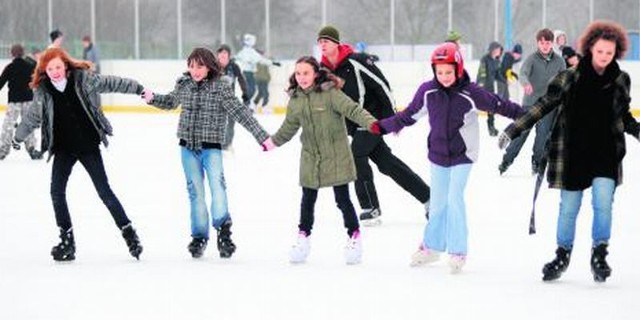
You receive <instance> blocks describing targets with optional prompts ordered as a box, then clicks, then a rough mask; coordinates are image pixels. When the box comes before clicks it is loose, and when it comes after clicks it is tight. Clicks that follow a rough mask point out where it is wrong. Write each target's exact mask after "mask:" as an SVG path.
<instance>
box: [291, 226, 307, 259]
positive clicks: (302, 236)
mask: <svg viewBox="0 0 640 320" xmlns="http://www.w3.org/2000/svg"><path fill="white" fill-rule="evenodd" d="M309 251H311V240H310V239H309V236H308V235H307V233H306V232H304V231H300V232H298V238H296V243H294V244H293V246H292V247H291V251H289V262H291V263H304V262H306V261H307V257H308V256H309Z"/></svg>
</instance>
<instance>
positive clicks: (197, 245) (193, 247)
mask: <svg viewBox="0 0 640 320" xmlns="http://www.w3.org/2000/svg"><path fill="white" fill-rule="evenodd" d="M207 241H209V239H207V238H196V237H194V238H193V239H192V240H191V243H189V245H188V246H187V249H189V252H191V256H192V257H194V258H200V257H202V255H203V254H204V250H205V249H206V248H207Z"/></svg>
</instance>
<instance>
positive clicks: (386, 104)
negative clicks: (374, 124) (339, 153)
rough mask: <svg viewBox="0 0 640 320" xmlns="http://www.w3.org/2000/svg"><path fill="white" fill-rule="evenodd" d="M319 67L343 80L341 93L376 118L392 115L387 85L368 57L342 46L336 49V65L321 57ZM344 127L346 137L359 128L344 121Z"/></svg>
mask: <svg viewBox="0 0 640 320" xmlns="http://www.w3.org/2000/svg"><path fill="white" fill-rule="evenodd" d="M322 65H323V66H325V67H327V68H329V69H330V70H331V71H332V72H333V73H334V74H335V75H336V76H338V77H340V78H342V79H344V81H345V83H344V87H343V88H342V92H344V93H345V94H346V95H347V96H349V98H351V99H353V101H356V102H357V103H358V105H360V107H362V108H364V109H365V110H367V111H368V112H369V113H370V114H371V115H373V116H374V117H375V118H376V119H384V118H387V117H390V116H392V115H394V114H395V107H394V105H395V101H394V99H393V96H392V94H391V88H390V87H389V82H388V81H387V79H386V78H385V77H384V75H383V74H382V72H381V71H380V69H378V67H376V65H375V63H374V61H373V59H372V58H371V57H370V56H369V55H367V54H361V53H354V52H353V49H352V48H351V47H350V46H348V45H345V44H341V45H339V46H338V62H337V63H336V64H335V65H334V64H332V63H331V62H329V59H327V57H325V56H323V57H322ZM347 127H348V130H349V134H353V133H354V131H355V130H357V129H358V125H357V124H355V123H353V122H352V121H347ZM361 130H365V129H363V128H361Z"/></svg>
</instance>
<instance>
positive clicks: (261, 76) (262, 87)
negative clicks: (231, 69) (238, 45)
mask: <svg viewBox="0 0 640 320" xmlns="http://www.w3.org/2000/svg"><path fill="white" fill-rule="evenodd" d="M255 78H256V86H257V88H258V93H256V96H255V97H254V98H253V104H254V105H255V106H256V108H258V107H260V109H261V110H262V113H269V82H270V81H271V72H270V71H269V65H268V64H265V63H262V62H259V63H258V64H257V65H256V73H255Z"/></svg>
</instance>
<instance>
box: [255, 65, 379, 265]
mask: <svg viewBox="0 0 640 320" xmlns="http://www.w3.org/2000/svg"><path fill="white" fill-rule="evenodd" d="M289 84H290V85H289V89H288V93H289V96H290V97H291V99H290V100H289V104H288V105H287V115H286V117H285V120H284V123H283V124H282V126H281V127H280V129H279V130H278V132H277V133H276V134H275V135H273V136H272V137H271V138H269V139H267V141H265V142H264V143H263V147H264V149H265V151H268V150H271V149H273V148H275V147H276V146H281V145H283V144H285V143H286V142H287V141H289V140H290V139H291V138H293V136H294V135H295V134H296V133H297V132H298V129H299V128H300V127H302V134H301V137H300V141H301V142H302V154H301V157H300V185H301V186H302V204H301V211H300V224H299V225H298V228H299V232H298V237H297V240H296V243H295V244H294V245H293V247H292V248H291V252H290V254H289V258H290V261H291V263H302V262H305V260H306V258H307V256H308V255H309V250H310V242H309V236H310V235H311V228H312V227H313V220H314V217H313V211H314V207H315V202H316V199H317V197H318V189H320V188H322V187H333V192H334V195H335V199H336V203H337V205H338V208H339V209H340V211H342V216H343V218H344V225H345V227H346V228H347V233H348V235H349V239H348V241H347V245H346V247H345V260H346V263H347V264H357V263H359V262H360V260H361V257H362V242H361V239H360V225H359V223H358V217H357V215H356V211H355V209H354V207H353V204H352V203H351V199H350V198H349V185H348V184H349V182H352V181H354V180H355V179H356V168H355V164H354V161H353V154H352V153H351V149H350V147H349V141H348V139H347V128H346V125H345V117H346V118H347V119H349V120H351V121H353V122H356V123H357V124H359V125H360V126H361V127H363V128H370V129H369V130H370V131H372V132H373V131H375V129H372V127H371V125H372V124H373V123H374V122H375V120H376V119H375V118H374V117H373V116H371V114H369V113H368V112H367V111H366V110H364V109H363V108H362V107H360V106H359V105H358V104H357V103H356V102H354V101H353V100H351V99H350V98H349V97H348V96H346V95H345V94H344V93H342V91H340V89H339V88H338V86H339V84H340V79H339V78H337V77H335V76H334V75H332V74H330V73H329V72H328V71H327V70H325V69H320V64H319V63H318V61H317V60H316V59H315V58H313V57H309V56H305V57H302V58H300V59H298V61H297V62H296V66H295V72H294V74H293V75H291V77H290V79H289ZM374 133H375V132H374ZM378 133H379V131H378Z"/></svg>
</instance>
